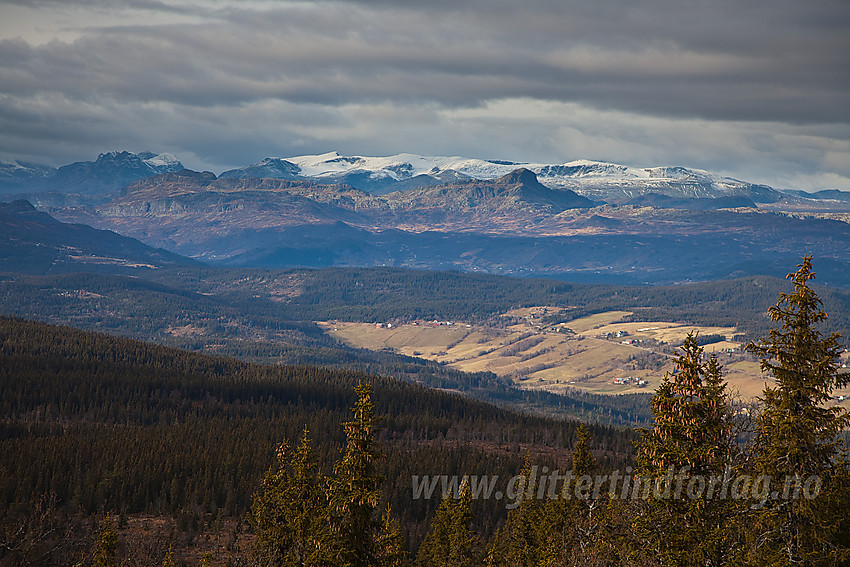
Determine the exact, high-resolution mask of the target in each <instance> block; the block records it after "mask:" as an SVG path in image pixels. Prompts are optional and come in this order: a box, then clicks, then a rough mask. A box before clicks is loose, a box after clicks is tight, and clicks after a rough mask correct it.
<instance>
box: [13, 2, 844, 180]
mask: <svg viewBox="0 0 850 567" xmlns="http://www.w3.org/2000/svg"><path fill="white" fill-rule="evenodd" d="M0 22H4V23H0V159H10V158H14V159H27V160H30V161H36V162H44V163H51V164H54V165H55V164H59V163H65V162H67V161H71V160H74V159H91V158H93V157H94V156H95V155H96V154H97V153H99V152H101V151H106V150H111V149H124V148H126V149H131V150H136V151H138V150H142V149H151V150H153V151H171V152H174V153H176V154H177V155H178V156H179V157H180V158H181V160H182V161H183V162H184V163H186V164H187V165H189V166H191V167H195V168H207V169H212V170H214V171H216V172H218V171H220V170H221V169H224V168H227V167H231V166H239V165H244V164H245V163H248V162H252V161H256V160H258V159H260V158H262V157H265V156H268V155H280V156H288V155H296V154H304V153H322V152H326V151H330V150H339V151H341V152H345V153H359V154H364V155H366V154H372V155H379V154H391V153H398V152H402V151H406V152H416V153H427V154H442V155H447V154H459V155H468V156H470V157H483V158H503V159H515V160H529V161H553V162H563V161H568V160H572V159H578V158H589V159H603V160H609V161H615V162H622V163H627V164H629V165H637V166H650V165H686V166H692V167H702V168H706V169H712V170H715V171H719V172H722V173H726V174H729V175H732V176H735V177H738V178H742V179H747V180H751V181H761V182H767V183H770V184H773V185H776V186H779V187H795V188H801V189H810V190H814V189H821V188H828V187H838V188H843V189H850V113H848V109H850V94H848V93H850V56H848V54H850V5H848V4H847V2H846V1H845V0H834V1H821V0H814V1H813V2H808V3H802V2H794V1H785V0H780V1H776V0H751V1H748V2H740V0H719V1H715V2H710V3H707V2H677V3H673V2H669V0H650V1H642V2H629V3H624V2H613V1H610V0H574V1H571V2H562V1H549V0H532V1H529V2H524V3H517V2H507V1H501V0H496V1H490V0H487V1H485V0H473V1H470V2H461V3H458V2H447V1H444V0H438V1H436V2H434V1H432V2H409V1H394V2H390V1H383V0H362V1H349V2H344V1H327V2H324V1H314V2H285V1H276V2H240V3H238V4H237V3H225V2H216V1H212V0H209V1H200V0H199V1H196V2H158V1H155V0H144V1H143V0H140V1H130V0H126V1H124V2H106V1H103V0H90V1H84V0H78V1H73V0H71V1H63V2H58V1H30V2H27V1H18V2H8V1H7V2H6V3H4V4H3V5H2V6H0Z"/></svg>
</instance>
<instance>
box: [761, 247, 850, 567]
mask: <svg viewBox="0 0 850 567" xmlns="http://www.w3.org/2000/svg"><path fill="white" fill-rule="evenodd" d="M797 267H798V270H797V271H796V272H795V273H793V274H788V279H791V280H792V281H793V283H794V292H793V293H787V294H786V293H782V294H780V299H779V301H778V302H777V304H776V305H774V306H773V307H771V308H770V311H769V316H770V318H771V320H773V321H776V322H779V323H781V326H780V328H779V329H771V331H770V334H769V336H768V338H767V339H761V340H760V341H759V342H758V343H750V344H749V345H748V346H747V350H749V351H750V352H752V353H753V354H755V355H756V356H757V357H759V358H760V359H761V369H762V372H766V373H768V374H769V375H771V376H772V377H773V378H774V380H775V386H766V387H765V389H764V395H763V398H762V402H763V408H762V411H761V412H760V414H759V415H758V416H757V418H756V439H755V446H754V459H755V463H754V468H755V472H756V473H758V474H766V475H770V477H771V482H772V491H773V492H776V491H779V492H780V493H781V492H784V490H785V483H786V482H788V483H789V488H790V489H791V490H790V492H791V494H790V495H789V498H783V497H780V498H778V499H770V500H769V501H768V502H767V503H766V504H765V506H764V507H763V508H761V509H760V510H758V511H756V512H755V513H754V520H755V521H754V522H753V524H752V527H753V531H752V533H751V542H750V544H751V545H750V549H749V552H750V555H749V560H750V561H751V562H752V563H755V564H762V565H829V564H839V563H841V562H842V561H850V554H848V547H850V541H848V539H850V538H848V534H847V532H846V530H847V524H848V518H847V516H848V513H850V512H848V507H847V501H848V500H847V499H848V496H850V494H848V493H847V461H846V459H845V458H843V457H842V455H841V454H840V449H841V446H840V444H839V442H838V440H837V439H836V437H837V434H838V433H839V432H840V431H841V430H842V428H843V427H845V426H847V425H848V416H847V414H846V412H844V411H843V410H842V409H841V408H839V407H835V406H832V407H830V406H828V402H829V401H830V398H831V397H832V395H831V394H832V390H833V389H835V388H838V387H841V386H843V385H845V384H847V383H848V378H850V375H848V374H843V375H842V374H839V373H838V355H839V353H840V352H841V349H840V346H839V343H838V339H839V337H840V336H839V335H838V334H832V335H829V336H824V335H823V334H822V333H821V332H820V331H818V330H817V324H818V323H820V322H822V321H823V320H824V319H826V317H827V315H826V313H825V312H824V311H823V309H822V308H821V305H822V303H821V300H820V298H819V297H818V296H817V294H816V293H815V291H814V290H813V289H812V288H811V287H809V281H810V280H812V279H814V277H815V273H814V272H813V271H812V258H811V256H805V257H804V258H803V263H802V264H799V265H798V266H797ZM815 479H820V481H819V482H820V483H821V487H820V488H821V490H820V494H819V495H818V496H817V498H814V499H808V498H805V494H800V492H802V491H800V490H799V488H800V487H799V486H798V485H797V482H800V483H805V482H806V481H809V482H811V483H812V484H810V485H809V488H810V494H809V495H811V492H812V491H814V490H815V488H816V487H815V484H814V483H816V482H818V481H817V480H815ZM795 493H796V494H795ZM795 496H796V497H795ZM836 499H838V505H837V506H836V504H835V500H836ZM842 499H843V503H842ZM842 531H843V533H841V532H842Z"/></svg>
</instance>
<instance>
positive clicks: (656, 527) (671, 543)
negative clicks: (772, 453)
mask: <svg viewBox="0 0 850 567" xmlns="http://www.w3.org/2000/svg"><path fill="white" fill-rule="evenodd" d="M681 351H682V352H681V354H680V355H679V357H678V358H677V359H676V361H675V362H676V369H675V371H674V372H673V373H670V374H667V375H666V376H665V377H664V379H663V381H662V382H661V385H660V386H659V387H658V389H657V390H656V392H655V395H654V396H653V397H652V401H651V406H652V413H653V415H654V418H655V421H654V426H653V428H652V429H651V430H641V431H640V433H641V440H640V442H639V443H638V447H637V449H638V455H637V457H638V465H639V467H638V470H637V472H638V473H639V474H640V475H642V476H643V477H644V478H645V479H646V481H649V482H651V483H652V485H651V487H645V490H648V491H647V493H646V494H647V495H648V497H649V498H648V501H647V502H645V503H643V504H637V505H636V508H641V509H640V510H636V512H637V513H636V514H635V531H636V533H637V534H638V536H639V538H640V539H642V540H643V542H644V546H643V547H645V548H646V549H649V550H652V553H653V554H654V556H655V558H656V559H657V560H659V561H660V562H661V563H662V564H666V565H711V566H714V565H723V564H725V563H726V561H727V557H728V555H729V550H730V548H731V547H732V545H733V544H732V542H731V541H730V540H729V535H730V534H729V530H727V529H726V525H727V523H728V516H729V515H730V513H731V509H730V503H729V502H727V501H723V500H721V499H716V498H708V497H707V496H708V495H707V494H706V493H705V491H704V489H705V488H706V484H707V481H708V480H709V479H710V477H719V476H720V475H722V474H723V473H724V469H725V467H726V466H727V464H729V463H730V455H731V452H732V446H733V441H734V439H733V435H732V427H731V412H730V409H729V408H730V404H729V396H728V395H727V393H726V389H725V388H726V385H725V383H724V382H723V377H722V372H721V367H720V364H718V362H717V359H716V358H715V357H714V356H713V355H712V356H711V357H710V358H709V359H708V361H707V362H704V361H703V358H704V354H703V348H702V347H701V346H699V343H698V341H697V336H696V335H695V334H694V333H690V334H688V336H687V337H686V338H685V341H684V343H683V344H682V347H681ZM692 480H693V482H691V481H692ZM700 487H701V488H702V489H703V490H700ZM643 490H644V489H642V490H641V493H643Z"/></svg>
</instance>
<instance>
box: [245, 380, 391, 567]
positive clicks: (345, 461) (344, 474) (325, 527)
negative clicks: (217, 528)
mask: <svg viewBox="0 0 850 567" xmlns="http://www.w3.org/2000/svg"><path fill="white" fill-rule="evenodd" d="M356 391H357V402H356V403H355V405H354V408H353V413H354V417H353V419H352V421H349V422H347V423H345V424H343V426H344V428H345V432H346V438H347V441H346V447H345V451H344V454H343V456H342V458H341V459H340V461H339V462H337V463H336V465H335V466H334V475H333V476H332V477H330V478H326V477H324V476H322V475H320V474H319V473H318V472H317V464H316V462H315V458H314V456H313V452H312V450H311V449H310V444H309V438H308V434H307V431H306V429H305V431H304V435H303V436H302V439H301V444H300V445H299V447H298V449H297V450H296V451H295V453H294V454H291V455H290V451H289V448H288V446H287V445H286V443H282V444H281V445H280V446H279V447H278V452H277V459H278V463H277V465H276V466H273V467H272V468H271V469H270V470H269V472H268V473H267V474H266V477H265V479H264V480H263V485H262V488H261V490H259V491H258V492H257V494H256V495H255V496H254V504H253V508H252V513H253V516H254V521H255V523H256V530H257V539H256V544H255V556H256V559H257V560H258V562H259V563H260V564H262V565H269V566H272V565H286V566H289V565H301V566H305V567H306V566H327V567H367V566H368V567H402V566H403V565H405V564H406V561H407V554H406V552H405V550H404V546H403V538H402V534H401V529H400V526H399V523H398V521H397V520H395V519H394V518H393V517H392V515H391V513H390V510H389V508H388V509H387V510H386V512H385V513H384V515H383V517H382V518H379V517H378V515H377V514H376V509H377V506H378V503H379V501H380V487H381V483H382V481H383V479H382V478H381V476H380V475H378V474H377V472H376V464H375V463H376V461H377V459H379V458H380V456H381V452H380V450H379V449H378V445H377V441H376V439H375V424H376V423H377V417H376V416H375V410H374V406H373V404H372V401H371V390H370V389H369V387H368V386H367V385H364V384H362V383H361V384H358V385H357V388H356Z"/></svg>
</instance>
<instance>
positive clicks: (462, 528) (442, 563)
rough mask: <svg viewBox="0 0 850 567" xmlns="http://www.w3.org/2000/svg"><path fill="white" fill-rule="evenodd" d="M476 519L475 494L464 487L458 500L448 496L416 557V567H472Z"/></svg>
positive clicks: (438, 509)
mask: <svg viewBox="0 0 850 567" xmlns="http://www.w3.org/2000/svg"><path fill="white" fill-rule="evenodd" d="M472 519H473V514H472V495H471V493H470V489H469V485H468V484H464V486H463V487H462V488H461V491H460V494H459V495H458V498H454V497H453V496H452V495H451V494H447V495H446V496H445V497H444V498H443V501H442V502H441V503H440V506H439V508H437V512H436V514H434V519H433V520H432V521H431V527H430V529H429V530H428V534H427V535H426V536H425V540H424V541H423V542H422V545H421V546H420V547H419V552H418V553H417V555H416V567H470V566H471V565H472V564H473V557H474V556H473V553H474V545H473V542H474V539H475V538H474V535H473V533H472V530H471V528H470V523H471V522H472Z"/></svg>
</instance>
